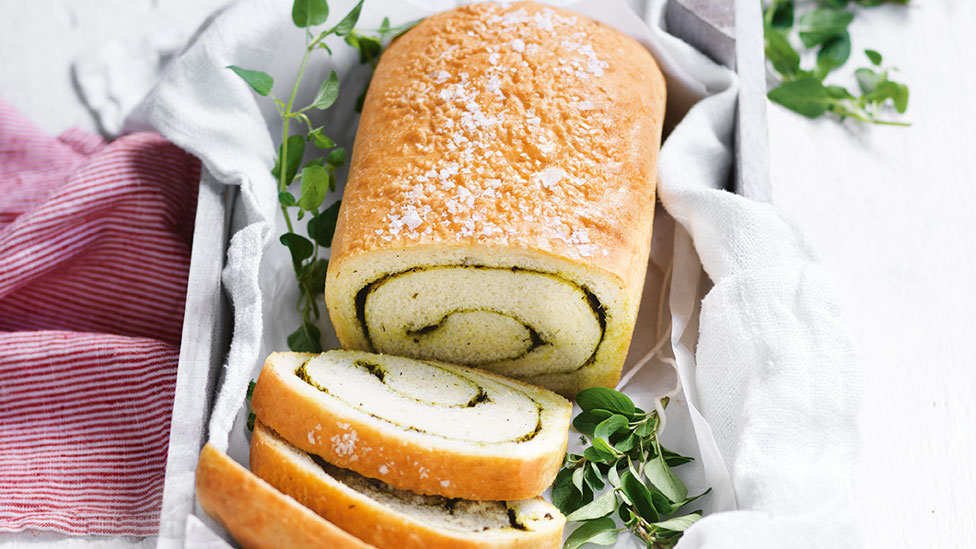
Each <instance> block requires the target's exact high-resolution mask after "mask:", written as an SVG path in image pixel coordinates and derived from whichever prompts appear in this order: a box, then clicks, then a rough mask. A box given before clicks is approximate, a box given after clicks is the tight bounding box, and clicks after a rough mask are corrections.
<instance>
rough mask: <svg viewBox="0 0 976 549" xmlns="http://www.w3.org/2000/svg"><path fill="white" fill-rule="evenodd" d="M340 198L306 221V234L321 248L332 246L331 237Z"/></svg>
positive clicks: (340, 203)
mask: <svg viewBox="0 0 976 549" xmlns="http://www.w3.org/2000/svg"><path fill="white" fill-rule="evenodd" d="M341 205H342V201H341V200H337V201H336V202H334V203H333V204H332V205H331V206H329V207H328V208H326V209H325V211H324V212H322V213H321V214H319V215H317V216H315V217H313V218H312V219H311V220H309V222H308V235H309V236H311V237H312V239H313V240H315V242H316V243H317V244H318V245H319V246H322V247H323V248H331V247H332V237H333V236H334V235H335V229H336V222H337V221H338V219H339V207H340V206H341Z"/></svg>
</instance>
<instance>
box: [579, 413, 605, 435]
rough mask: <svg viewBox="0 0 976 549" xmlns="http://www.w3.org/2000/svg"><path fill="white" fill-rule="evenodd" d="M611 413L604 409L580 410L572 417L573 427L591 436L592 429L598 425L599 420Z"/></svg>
mask: <svg viewBox="0 0 976 549" xmlns="http://www.w3.org/2000/svg"><path fill="white" fill-rule="evenodd" d="M612 415H613V413H612V412H608V411H606V410H592V411H589V412H580V413H579V414H578V415H577V416H576V417H575V418H574V419H573V427H574V428H575V429H576V430H577V431H579V432H581V433H583V434H584V435H587V436H593V431H594V430H596V426H597V425H599V424H600V422H601V421H603V420H605V419H607V418H608V417H610V416H612Z"/></svg>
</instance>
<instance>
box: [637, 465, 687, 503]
mask: <svg viewBox="0 0 976 549" xmlns="http://www.w3.org/2000/svg"><path fill="white" fill-rule="evenodd" d="M644 476H645V477H646V478H647V481H648V482H650V483H651V484H653V485H654V487H655V488H657V489H658V490H660V491H661V493H662V494H664V496H665V497H666V498H668V499H669V500H671V501H681V500H683V499H685V498H686V497H688V488H686V487H685V483H683V482H681V479H679V478H678V476H677V475H675V474H674V471H672V470H671V468H670V467H668V465H667V463H665V461H664V456H663V455H662V454H659V455H657V456H656V457H655V458H654V459H652V460H650V461H648V462H647V463H645V464H644Z"/></svg>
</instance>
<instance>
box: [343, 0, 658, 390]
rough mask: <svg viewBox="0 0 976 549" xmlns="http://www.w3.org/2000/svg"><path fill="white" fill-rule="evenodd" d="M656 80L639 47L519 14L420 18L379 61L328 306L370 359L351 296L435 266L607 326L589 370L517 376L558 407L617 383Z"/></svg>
mask: <svg viewBox="0 0 976 549" xmlns="http://www.w3.org/2000/svg"><path fill="white" fill-rule="evenodd" d="M664 103H665V83H664V78H663V76H662V74H661V72H660V70H659V69H658V67H657V64H656V63H655V61H654V59H653V58H652V57H651V55H650V54H649V53H648V52H647V50H646V49H644V48H643V47H642V46H641V45H640V44H638V43H637V42H635V41H634V40H632V39H631V38H629V37H627V36H625V35H623V34H621V33H619V32H618V31H616V30H614V29H612V28H610V27H608V26H606V25H603V24H601V23H598V22H595V21H592V20H589V19H587V18H586V17H583V16H580V15H577V14H574V13H572V12H568V11H565V10H561V9H558V8H550V7H543V6H540V5H538V4H534V3H531V2H521V3H515V4H512V5H510V6H505V7H503V6H500V5H498V4H494V3H482V4H472V5H468V6H463V7H460V8H457V9H454V10H450V11H447V12H444V13H440V14H437V15H434V16H431V17H428V18H427V19H425V20H424V21H423V22H422V23H420V24H419V25H417V26H416V27H415V28H414V29H411V30H410V31H409V32H407V33H406V34H404V35H403V36H401V37H400V38H398V39H397V40H396V41H395V42H394V43H393V44H392V45H391V46H390V47H389V48H388V49H387V50H386V51H385V52H384V53H383V57H382V60H381V62H380V64H379V66H378V67H377V70H376V73H375V75H374V77H373V80H372V83H371V85H370V89H369V93H368V95H367V97H366V102H365V105H364V108H363V116H362V118H361V120H360V125H359V133H358V135H357V137H356V144H355V148H354V152H353V158H352V161H351V166H350V175H349V180H348V183H347V185H346V189H345V191H344V194H343V201H342V207H341V210H340V212H339V219H338V224H337V229H336V233H335V239H334V240H333V246H332V250H331V259H330V263H329V270H328V277H327V283H326V291H325V294H326V295H325V297H326V301H327V302H328V306H329V314H330V316H331V318H332V323H333V325H334V326H335V328H336V334H337V336H338V337H339V341H340V342H341V343H342V345H343V347H344V348H347V349H361V350H369V351H375V350H377V349H375V348H373V346H372V345H371V343H370V341H369V340H368V338H367V336H366V334H365V332H364V328H363V327H362V324H363V322H362V320H361V319H360V318H359V317H358V316H357V315H358V314H359V313H358V312H357V308H356V307H357V305H356V296H357V295H358V292H359V291H360V289H361V288H363V287H364V286H365V285H367V284H369V283H371V282H373V281H375V280H378V279H379V278H380V277H382V276H385V275H389V274H391V273H396V272H400V271H403V270H406V269H410V268H414V267H418V266H420V267H429V266H433V265H490V266H502V267H509V266H517V267H520V268H525V269H534V270H539V271H542V272H547V273H553V274H559V275H560V276H563V277H565V278H566V279H567V280H569V281H572V282H574V283H577V284H580V285H581V286H585V287H586V288H587V289H589V290H591V291H592V292H593V294H594V295H595V296H596V297H597V298H598V300H599V302H600V304H601V306H602V307H604V310H605V311H606V312H607V315H608V316H607V319H606V329H605V332H606V334H605V338H604V340H603V343H602V344H601V346H600V348H599V349H598V351H597V353H596V354H595V356H594V357H593V359H592V360H591V361H590V362H588V363H587V364H585V365H584V366H583V367H581V368H580V369H579V370H577V371H575V372H572V373H553V374H551V375H540V376H536V377H532V378H529V379H527V380H528V381H530V382H531V383H535V384H540V385H544V386H546V387H547V388H550V389H552V390H555V391H558V392H560V393H562V394H564V395H566V396H570V397H572V396H574V395H575V394H576V392H577V391H579V390H580V389H582V388H585V387H590V386H594V385H603V386H611V387H612V386H613V385H614V384H615V383H616V381H617V380H618V379H619V376H620V370H621V367H622V366H623V363H624V360H625V358H626V354H627V349H628V346H629V344H630V339H631V335H632V333H633V328H634V323H635V321H636V317H637V308H638V305H639V303H640V295H641V291H642V289H643V282H644V277H645V274H646V268H647V258H648V254H649V251H650V241H651V238H650V237H651V228H652V222H653V214H654V204H655V184H656V170H657V168H656V163H657V153H658V149H659V147H660V139H661V130H662V124H663V117H664V112H665V109H664V106H665V105H664Z"/></svg>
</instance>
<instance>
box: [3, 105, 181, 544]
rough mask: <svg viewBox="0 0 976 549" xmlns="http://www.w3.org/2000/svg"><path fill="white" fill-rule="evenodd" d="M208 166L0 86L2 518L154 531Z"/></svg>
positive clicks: (54, 526)
mask: <svg viewBox="0 0 976 549" xmlns="http://www.w3.org/2000/svg"><path fill="white" fill-rule="evenodd" d="M199 176H200V163H199V161H198V160H197V159H195V158H194V157H192V156H190V155H189V154H187V153H185V152H183V151H182V150H180V149H179V148H177V147H176V146H175V145H173V144H171V143H169V142H168V141H166V140H165V139H163V138H162V137H160V136H159V135H156V134H151V133H143V134H135V135H130V136H127V137H123V138H121V139H118V140H116V141H114V142H112V143H110V144H106V143H105V142H104V141H102V140H101V139H100V138H98V137H97V136H93V135H90V134H87V133H85V132H81V131H77V130H71V131H68V132H66V133H65V134H64V135H62V136H61V137H59V138H57V139H54V138H51V137H48V136H46V135H44V134H43V133H42V132H41V131H39V130H38V129H37V128H35V127H34V126H32V125H31V124H30V123H29V122H27V121H26V120H24V118H23V117H22V116H20V115H19V114H18V113H17V112H16V111H14V109H13V108H12V107H10V106H9V105H7V104H6V103H4V102H3V101H0V532H10V531H20V530H23V529H27V528H35V529H42V530H53V531H57V532H63V533H68V534H126V535H151V534H154V533H155V532H156V531H157V528H158V523H159V508H160V503H161V498H162V486H163V470H164V466H165V460H166V448H167V441H168V440H167V439H168V436H169V429H170V417H171V411H172V403H173V387H174V383H175V380H176V364H177V359H178V354H179V347H178V346H179V341H180V333H181V329H182V320H183V302H184V299H185V294H186V278H187V273H188V270H189V265H190V242H191V236H192V233H193V217H194V211H195V208H196V188H197V183H198V181H199Z"/></svg>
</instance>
